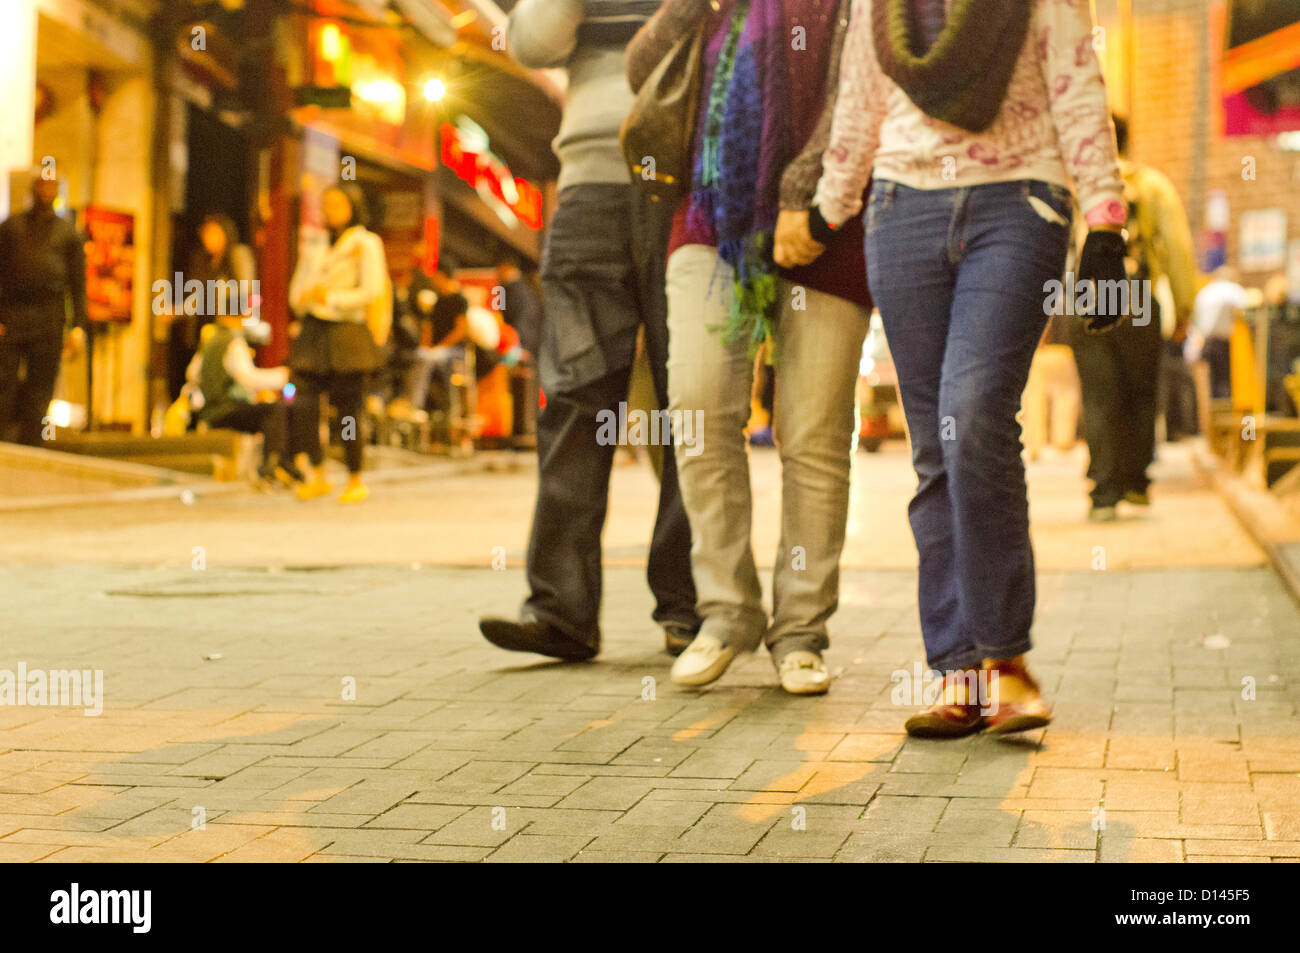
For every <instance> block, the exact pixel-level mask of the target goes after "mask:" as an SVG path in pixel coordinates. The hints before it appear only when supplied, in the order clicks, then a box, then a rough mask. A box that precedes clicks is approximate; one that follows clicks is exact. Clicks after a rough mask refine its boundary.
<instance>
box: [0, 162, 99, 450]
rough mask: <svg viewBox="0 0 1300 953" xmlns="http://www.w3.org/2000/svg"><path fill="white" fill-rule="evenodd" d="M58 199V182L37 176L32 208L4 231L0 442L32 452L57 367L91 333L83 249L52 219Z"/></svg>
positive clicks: (0, 237) (0, 236) (67, 225)
mask: <svg viewBox="0 0 1300 953" xmlns="http://www.w3.org/2000/svg"><path fill="white" fill-rule="evenodd" d="M58 196H59V181H58V179H47V178H43V177H38V178H37V179H36V180H35V181H34V182H33V183H32V204H31V207H30V208H28V209H27V210H26V211H23V212H18V213H16V214H14V215H12V216H10V217H9V218H8V219H7V220H6V221H5V222H4V223H3V224H0V440H8V439H15V440H17V442H18V443H23V444H27V445H28V446H32V447H36V446H40V444H41V432H42V430H43V422H44V419H45V414H46V410H47V408H48V407H49V406H50V400H51V399H52V398H53V397H54V384H55V382H56V381H57V380H58V376H59V365H60V363H61V361H62V359H63V357H64V356H65V354H66V355H67V356H68V357H74V356H76V355H77V354H79V353H80V352H81V349H82V348H83V346H84V344H85V332H86V328H87V322H86V259H85V243H84V241H83V239H82V237H81V236H80V235H79V234H78V233H77V230H76V229H75V228H74V227H73V226H72V223H71V222H68V221H67V220H65V219H63V218H61V217H59V216H58V215H56V214H55V212H54V203H55V200H56V199H57V198H58ZM69 324H71V325H72V329H73V330H72V333H71V334H69V335H68V336H67V339H66V341H65V338H64V329H65V327H67V326H68V325H69Z"/></svg>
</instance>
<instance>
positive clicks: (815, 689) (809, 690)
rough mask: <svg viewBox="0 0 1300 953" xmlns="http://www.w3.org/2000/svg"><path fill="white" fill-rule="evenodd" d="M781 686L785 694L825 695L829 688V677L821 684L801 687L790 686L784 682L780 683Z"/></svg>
mask: <svg viewBox="0 0 1300 953" xmlns="http://www.w3.org/2000/svg"><path fill="white" fill-rule="evenodd" d="M781 688H782V689H784V690H785V693H786V694H787V695H825V694H826V693H827V692H829V691H830V690H831V683H830V679H827V680H826V681H825V682H823V683H822V684H821V685H808V686H805V687H803V688H792V687H791V686H789V685H787V684H786V683H785V682H782V683H781Z"/></svg>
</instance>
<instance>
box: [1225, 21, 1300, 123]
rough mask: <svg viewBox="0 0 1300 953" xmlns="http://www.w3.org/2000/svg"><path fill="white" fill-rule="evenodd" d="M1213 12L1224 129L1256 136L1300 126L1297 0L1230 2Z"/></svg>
mask: <svg viewBox="0 0 1300 953" xmlns="http://www.w3.org/2000/svg"><path fill="white" fill-rule="evenodd" d="M1212 10H1213V14H1212V15H1213V16H1214V17H1215V19H1216V21H1217V22H1215V24H1214V26H1215V30H1216V33H1217V34H1218V35H1219V37H1220V38H1221V40H1220V42H1219V43H1218V44H1217V46H1218V49H1220V50H1221V51H1222V58H1221V60H1220V62H1219V69H1218V84H1219V90H1220V95H1221V96H1222V100H1223V115H1224V132H1225V133H1226V134H1227V135H1230V136H1234V135H1236V136H1241V135H1254V136H1260V135H1275V134H1277V133H1280V132H1286V131H1290V130H1295V129H1300V0H1272V2H1270V3H1257V2H1249V3H1247V2H1241V0H1235V2H1231V3H1229V4H1228V5H1227V7H1226V9H1225V7H1224V6H1223V5H1222V4H1215V5H1214V6H1213V7H1212Z"/></svg>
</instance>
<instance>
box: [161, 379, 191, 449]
mask: <svg viewBox="0 0 1300 953" xmlns="http://www.w3.org/2000/svg"><path fill="white" fill-rule="evenodd" d="M190 415H191V411H190V389H189V387H188V386H187V387H185V388H183V389H182V390H181V395H180V396H179V397H177V398H176V399H175V400H174V401H172V402H171V406H170V407H168V408H167V410H166V412H165V413H164V414H163V428H162V429H163V436H164V437H180V436H183V435H184V434H185V433H187V432H188V431H189V429H190Z"/></svg>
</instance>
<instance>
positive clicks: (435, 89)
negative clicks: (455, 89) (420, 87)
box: [424, 76, 447, 103]
mask: <svg viewBox="0 0 1300 953" xmlns="http://www.w3.org/2000/svg"><path fill="white" fill-rule="evenodd" d="M446 94H447V84H446V83H444V82H443V81H442V80H440V79H439V78H438V77H436V76H435V77H434V78H433V79H431V80H429V81H428V82H427V83H425V84H424V98H425V99H427V100H428V101H429V102H431V103H436V102H438V101H440V100H441V99H442V97H443V96H445V95H446Z"/></svg>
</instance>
